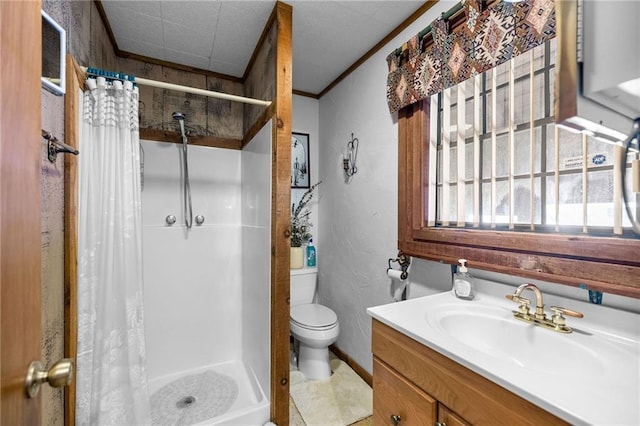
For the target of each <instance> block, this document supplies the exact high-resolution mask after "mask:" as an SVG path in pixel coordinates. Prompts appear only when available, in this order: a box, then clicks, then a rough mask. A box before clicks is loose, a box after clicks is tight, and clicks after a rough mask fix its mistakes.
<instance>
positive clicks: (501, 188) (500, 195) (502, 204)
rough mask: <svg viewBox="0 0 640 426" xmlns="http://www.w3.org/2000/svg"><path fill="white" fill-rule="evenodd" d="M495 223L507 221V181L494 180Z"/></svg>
mask: <svg viewBox="0 0 640 426" xmlns="http://www.w3.org/2000/svg"><path fill="white" fill-rule="evenodd" d="M496 203H497V205H496V223H509V183H508V182H507V181H506V180H505V181H500V182H496Z"/></svg>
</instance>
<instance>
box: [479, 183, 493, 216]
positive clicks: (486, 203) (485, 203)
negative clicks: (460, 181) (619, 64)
mask: <svg viewBox="0 0 640 426" xmlns="http://www.w3.org/2000/svg"><path fill="white" fill-rule="evenodd" d="M481 215H482V223H484V224H487V223H491V184H490V183H483V184H482V210H481Z"/></svg>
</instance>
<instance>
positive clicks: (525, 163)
mask: <svg viewBox="0 0 640 426" xmlns="http://www.w3.org/2000/svg"><path fill="white" fill-rule="evenodd" d="M534 138H535V140H534V148H533V149H534V170H535V171H540V155H539V154H540V149H541V141H540V128H536V129H534ZM530 144H531V142H530V132H529V130H528V129H527V130H524V131H522V132H516V133H515V143H514V146H513V148H514V158H515V164H514V173H515V174H516V175H521V174H525V173H526V174H529V173H531V149H530ZM498 158H500V157H498Z"/></svg>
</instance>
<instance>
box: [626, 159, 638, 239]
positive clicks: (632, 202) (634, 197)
mask: <svg viewBox="0 0 640 426" xmlns="http://www.w3.org/2000/svg"><path fill="white" fill-rule="evenodd" d="M631 180H632V177H631V167H627V171H626V176H625V180H624V181H625V182H626V186H627V191H626V192H627V201H628V202H629V209H630V211H631V216H632V217H633V219H634V221H635V222H636V223H637V222H638V218H640V211H638V210H640V194H635V193H634V192H633V187H632V182H631ZM622 209H623V212H622V226H625V227H631V222H629V217H628V215H627V211H626V209H625V208H624V206H623V208H622Z"/></svg>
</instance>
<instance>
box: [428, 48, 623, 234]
mask: <svg viewBox="0 0 640 426" xmlns="http://www.w3.org/2000/svg"><path fill="white" fill-rule="evenodd" d="M555 56H556V39H552V40H551V41H549V42H546V43H545V44H542V45H540V46H538V47H536V48H534V49H531V50H530V51H528V52H526V53H524V54H522V55H519V56H516V57H515V58H514V59H512V60H510V61H508V62H505V63H503V64H501V65H498V66H497V67H495V68H493V69H490V70H488V71H486V72H484V73H482V74H479V75H476V76H474V77H472V78H470V79H468V80H466V81H464V82H462V83H460V84H458V85H456V86H453V87H451V88H448V89H445V90H444V91H443V92H441V93H439V94H438V95H434V96H432V97H431V100H430V102H431V106H430V117H429V120H430V126H431V132H430V134H431V138H430V149H431V152H432V153H433V152H435V153H436V155H435V156H433V159H432V161H433V162H434V163H432V167H430V176H429V182H430V185H431V186H430V191H429V192H430V195H431V199H430V204H431V205H435V206H436V208H435V209H432V210H430V215H429V217H428V218H427V222H428V224H429V226H438V227H462V228H478V229H503V230H512V231H529V232H530V231H535V232H559V231H563V232H567V233H575V234H590V235H609V236H611V235H623V234H626V235H627V236H629V237H633V233H632V232H631V224H630V222H629V220H628V218H627V217H626V214H625V213H624V212H623V205H622V203H621V202H620V200H621V193H622V184H621V180H620V178H619V177H620V172H621V170H620V168H621V167H622V166H623V151H624V150H623V149H622V148H621V147H616V146H614V145H612V144H609V143H606V142H603V141H600V140H597V139H595V138H592V137H590V136H587V135H586V134H579V133H576V132H573V131H569V130H566V129H564V128H562V127H561V126H556V125H555V122H554V113H553V109H554V108H553V95H554V83H555V66H554V65H555ZM630 159H631V158H629V159H627V162H626V165H625V167H628V168H630V167H631V162H630V161H629V160H630ZM626 176H627V185H626V188H628V192H627V197H628V199H630V200H632V204H631V207H632V211H635V210H636V203H635V200H636V199H635V195H634V194H633V193H632V192H631V191H630V187H631V173H627V174H626ZM632 195H633V197H632Z"/></svg>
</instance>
